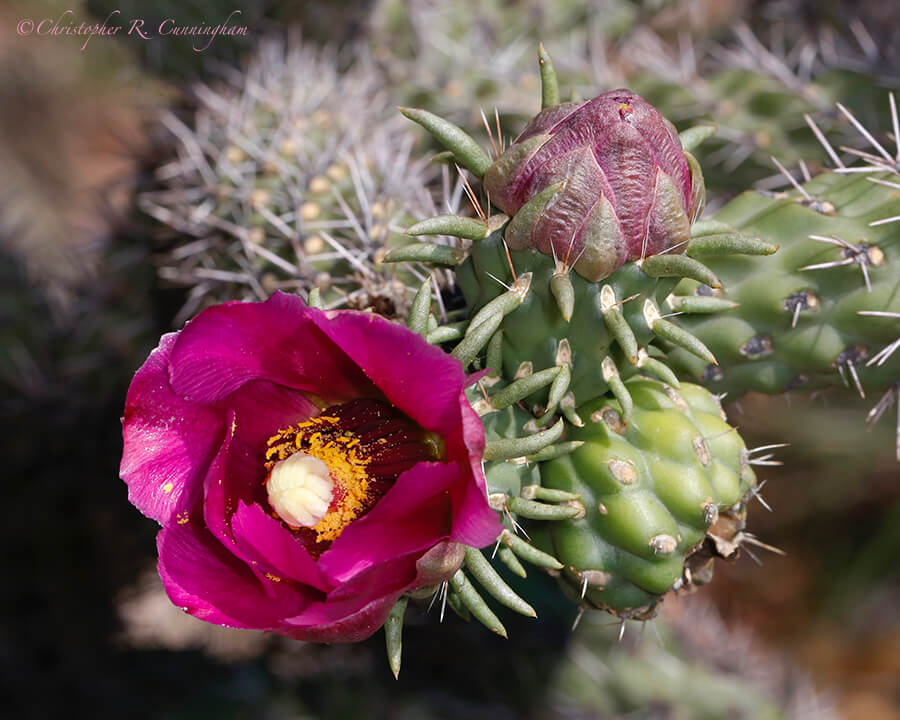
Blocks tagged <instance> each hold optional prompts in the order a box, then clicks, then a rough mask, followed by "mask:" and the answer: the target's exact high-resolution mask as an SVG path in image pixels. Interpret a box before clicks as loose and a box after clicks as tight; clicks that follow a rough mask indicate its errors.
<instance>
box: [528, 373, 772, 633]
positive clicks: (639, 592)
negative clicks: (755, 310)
mask: <svg viewBox="0 0 900 720" xmlns="http://www.w3.org/2000/svg"><path fill="white" fill-rule="evenodd" d="M627 385H628V388H629V393H630V396H631V397H632V398H633V400H634V407H633V409H632V421H631V422H630V423H627V424H625V423H624V413H623V408H622V406H621V404H620V403H619V402H618V401H617V400H615V399H609V398H600V399H597V400H594V401H592V402H590V403H588V404H587V405H586V406H585V407H584V408H583V409H582V412H583V414H584V415H586V416H589V417H590V419H591V421H590V422H589V423H587V424H586V425H585V427H584V428H578V429H572V430H571V431H570V435H571V436H572V437H573V438H574V439H577V440H581V441H583V442H584V445H582V446H581V447H580V448H578V449H577V450H575V451H574V452H572V453H570V454H568V455H566V456H564V457H561V458H558V459H556V460H552V461H549V462H547V463H545V464H544V465H543V466H542V469H541V482H542V486H543V487H546V488H549V489H555V490H561V491H564V492H568V493H572V494H578V495H580V497H581V503H582V505H583V507H584V508H585V515H584V516H583V517H580V518H576V519H572V520H566V521H559V522H554V523H551V524H549V535H550V542H551V545H550V547H547V548H544V549H547V550H550V549H552V552H553V554H554V555H555V556H556V557H557V558H558V559H559V560H560V561H561V562H562V563H564V564H565V567H566V570H565V572H564V573H562V575H560V578H559V579H560V582H561V584H562V586H563V588H564V590H566V592H567V594H568V595H569V596H570V597H571V598H572V599H573V600H574V601H575V602H577V603H579V604H581V603H586V604H587V605H588V606H591V607H597V608H601V609H606V610H609V611H611V612H613V613H615V614H617V615H619V616H620V617H623V618H637V619H644V618H647V617H651V616H652V615H653V614H654V612H655V610H656V607H657V606H658V603H659V601H660V600H661V598H662V596H663V595H665V594H666V593H667V592H669V591H670V590H672V589H678V588H681V587H685V586H687V585H690V584H692V583H696V582H697V580H698V579H697V578H693V577H692V568H698V567H700V566H701V565H702V564H704V563H706V562H707V561H708V560H709V557H711V556H710V547H711V546H713V545H715V543H714V541H712V540H710V542H709V543H707V542H706V540H707V536H708V535H709V534H712V535H716V536H719V534H723V535H724V534H728V533H729V532H730V537H729V540H731V541H733V542H737V543H739V542H740V539H741V538H740V536H739V532H740V528H741V527H742V523H743V513H744V509H743V505H744V503H745V501H746V498H747V497H748V494H749V493H751V491H752V489H753V488H754V487H755V484H756V480H755V476H754V475H753V472H752V470H751V469H750V466H749V463H748V460H747V458H748V455H747V451H746V449H745V447H744V443H743V441H742V440H741V439H740V436H739V435H738V434H737V433H736V432H735V431H734V428H732V427H731V426H729V425H728V424H727V423H726V422H725V421H724V420H723V419H722V413H721V406H720V405H719V402H718V399H717V398H716V397H715V396H713V395H711V394H710V393H709V392H708V391H706V390H704V389H702V388H700V387H698V386H695V385H687V384H682V387H681V389H680V390H675V389H674V388H671V387H669V386H667V385H664V384H663V383H660V382H657V381H655V380H649V379H643V378H631V379H630V380H629V381H628V383H627ZM725 516H728V518H729V519H730V520H729V522H732V521H733V522H734V523H736V524H737V526H739V527H737V526H736V529H735V528H732V530H731V531H729V530H728V527H727V526H728V523H726V522H724V521H723V523H722V525H721V527H720V526H716V525H715V523H718V522H719V520H720V518H722V517H725Z"/></svg>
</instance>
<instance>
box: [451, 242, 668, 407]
mask: <svg viewBox="0 0 900 720" xmlns="http://www.w3.org/2000/svg"><path fill="white" fill-rule="evenodd" d="M502 234H503V230H502V229H501V230H498V231H496V232H494V233H493V234H492V235H490V236H489V237H488V238H486V239H484V240H481V241H479V242H477V243H475V244H474V245H473V247H472V249H471V252H470V254H469V256H468V258H467V259H466V261H465V262H464V263H463V264H462V265H460V266H459V268H458V269H457V274H456V281H457V283H458V285H459V286H460V288H461V289H462V291H463V294H464V295H465V298H466V304H467V306H468V307H470V308H473V312H474V311H477V310H478V309H480V308H482V307H484V305H486V304H487V303H488V302H489V301H490V300H492V299H494V298H495V297H497V296H498V295H500V294H501V293H503V292H504V291H505V288H504V286H503V285H501V284H500V282H498V281H497V280H495V279H494V278H498V279H499V280H502V281H503V282H506V283H510V284H511V282H512V278H511V277H510V272H511V271H510V261H511V262H512V266H513V267H514V268H515V271H516V273H517V274H518V275H522V274H524V273H527V272H530V273H532V278H531V285H530V290H529V292H528V294H527V296H526V297H525V299H524V300H523V301H522V304H521V305H519V307H517V308H516V309H515V310H513V311H512V312H510V313H509V314H508V315H506V316H505V317H504V318H503V324H502V326H501V327H502V329H503V367H502V368H497V370H500V371H501V372H502V375H503V377H507V378H513V377H516V375H517V373H519V371H520V368H521V366H522V363H531V367H532V368H533V369H534V370H541V369H543V368H548V367H553V366H555V365H560V364H562V363H561V361H560V359H559V358H558V353H559V350H560V341H561V340H563V339H568V341H569V346H570V348H571V366H572V380H571V384H570V390H571V391H572V393H573V394H574V397H575V400H576V401H577V403H578V404H582V403H584V402H587V401H588V400H591V399H593V398H595V397H598V396H600V395H602V394H604V393H605V392H606V391H607V390H608V389H609V386H608V383H607V381H606V380H605V379H604V376H603V370H602V367H601V363H602V362H603V359H604V358H605V357H607V356H608V355H610V353H612V352H613V346H614V348H615V353H614V359H616V360H617V362H616V365H617V367H618V370H619V372H620V373H621V374H622V375H623V376H627V375H628V374H630V373H633V372H634V369H633V367H632V366H631V364H630V363H629V362H628V361H627V360H625V361H622V360H623V359H622V357H621V351H620V349H619V347H618V345H617V344H616V343H615V340H614V338H613V336H612V335H611V334H610V332H609V329H608V328H607V325H606V320H605V319H604V315H603V312H602V308H601V301H600V294H601V288H602V287H603V286H604V285H609V286H610V287H611V288H612V289H613V291H614V293H615V297H616V301H617V302H621V301H622V300H625V299H626V298H629V297H632V296H634V295H639V296H640V298H639V299H638V298H636V299H635V300H634V301H632V302H626V303H623V304H622V306H621V308H622V311H623V313H624V315H625V319H626V321H627V323H628V325H629V326H630V327H631V328H632V330H633V331H634V333H635V338H636V340H637V343H638V345H640V346H644V345H646V343H647V342H648V341H649V340H650V338H651V337H652V336H653V332H652V331H651V330H650V328H649V327H648V326H647V324H646V322H645V320H644V318H643V315H642V307H643V302H644V299H645V298H647V297H649V298H651V299H653V300H654V301H655V302H656V303H657V304H659V303H660V302H662V300H663V299H664V298H665V297H666V296H667V295H668V294H669V293H670V292H671V290H672V288H673V287H674V285H675V281H674V280H671V279H667V278H662V279H657V278H651V277H648V276H647V275H646V274H645V273H644V272H643V271H642V270H641V269H640V267H639V266H638V265H637V264H636V263H633V262H629V263H626V264H625V265H624V266H623V267H621V268H620V269H619V270H617V271H616V272H614V273H613V274H612V275H610V276H609V277H607V278H606V279H605V280H603V281H601V282H598V283H592V282H589V281H587V280H585V279H584V278H582V277H581V276H580V275H578V274H577V273H569V279H570V280H571V283H572V288H573V290H574V305H573V312H572V316H571V320H570V321H568V322H567V321H566V320H565V318H564V317H563V315H562V312H561V310H560V307H559V304H558V302H557V300H556V298H555V297H554V295H553V292H552V290H551V280H552V279H553V276H554V274H555V273H556V266H555V263H554V261H553V258H552V257H550V256H549V255H544V254H543V253H540V252H537V251H536V250H513V251H510V252H509V259H507V254H506V249H505V248H504V245H503V241H502ZM491 276H493V277H491ZM544 395H546V393H544ZM535 397H536V398H537V397H538V396H537V395H536V396H535ZM536 401H539V400H536Z"/></svg>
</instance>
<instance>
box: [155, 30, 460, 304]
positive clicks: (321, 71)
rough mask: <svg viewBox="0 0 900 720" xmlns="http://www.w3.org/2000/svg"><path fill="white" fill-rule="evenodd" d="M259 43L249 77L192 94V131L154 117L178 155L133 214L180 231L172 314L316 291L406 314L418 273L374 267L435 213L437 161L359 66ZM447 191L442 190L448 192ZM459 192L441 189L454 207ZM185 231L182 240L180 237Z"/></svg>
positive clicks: (328, 299)
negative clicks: (182, 293) (183, 289)
mask: <svg viewBox="0 0 900 720" xmlns="http://www.w3.org/2000/svg"><path fill="white" fill-rule="evenodd" d="M338 62H339V58H338V57H337V56H335V55H334V54H332V53H329V52H325V51H319V50H314V49H311V48H309V47H304V46H301V45H295V46H293V47H285V46H283V45H282V44H280V43H277V42H274V41H269V42H266V43H263V45H262V46H261V47H260V49H259V51H258V53H257V55H256V56H255V58H254V59H253V60H252V61H251V62H250V64H249V66H248V67H247V69H246V71H244V72H235V73H234V74H233V75H231V76H229V77H228V78H227V81H226V82H224V83H222V84H220V85H219V86H215V87H212V86H200V87H198V88H196V91H195V93H196V97H197V101H198V108H197V111H196V115H195V117H194V118H193V122H192V124H191V126H188V125H186V124H184V123H183V122H182V121H181V120H179V119H178V118H177V117H176V116H175V115H173V114H168V115H166V116H165V118H164V122H165V124H166V125H167V127H168V128H169V129H170V130H171V132H172V133H173V134H174V136H175V137H176V139H177V158H176V159H174V160H172V161H170V162H168V163H167V164H165V165H164V166H162V167H160V168H159V170H158V171H157V177H158V178H159V180H160V183H161V185H162V188H161V189H159V190H157V191H154V192H151V193H147V194H145V195H144V196H143V197H142V198H141V201H140V204H141V207H142V208H143V209H144V210H145V211H146V212H148V213H150V214H151V215H153V216H154V217H155V218H156V219H158V220H159V221H161V222H162V223H163V224H164V225H166V226H167V227H168V228H171V229H172V230H175V231H177V232H178V233H180V236H179V240H178V241H177V244H176V245H175V246H174V247H172V248H171V249H170V250H169V251H168V252H167V253H166V255H165V257H164V259H163V262H162V266H161V268H160V275H161V277H163V278H164V279H165V280H167V281H170V282H173V283H176V284H179V285H184V286H188V287H191V292H190V296H189V300H188V303H187V304H186V305H185V307H184V308H183V310H182V312H181V314H180V316H179V319H184V318H186V317H189V316H190V315H192V314H193V313H194V312H196V310H197V309H198V308H200V307H203V306H205V305H209V304H213V303H215V302H220V301H222V300H231V299H248V300H249V299H263V298H266V297H268V296H269V295H270V294H271V293H272V292H274V291H275V290H279V289H283V290H289V291H300V292H302V293H304V294H305V293H308V292H309V291H310V290H312V289H313V288H319V290H320V292H321V294H322V297H323V299H324V302H325V305H326V306H327V307H339V306H349V307H357V308H367V307H375V308H376V309H378V310H379V311H380V312H382V313H383V314H386V315H389V316H396V317H405V316H406V313H407V310H408V306H409V302H410V299H411V296H412V294H413V293H411V292H409V290H408V287H409V285H410V284H414V285H415V287H418V285H419V284H420V283H421V279H422V278H424V274H422V273H419V272H417V271H416V270H415V268H411V267H409V266H406V267H404V268H403V270H402V271H398V270H397V269H396V267H390V268H385V267H384V266H382V265H381V259H382V258H383V255H384V253H385V252H386V250H387V249H389V248H391V247H393V246H395V245H397V244H403V243H406V242H409V240H408V238H405V237H404V236H403V235H402V233H401V230H402V228H403V227H405V226H407V225H408V224H409V223H410V222H412V221H413V220H415V219H417V218H420V217H423V216H425V215H428V214H431V213H433V212H434V209H435V207H434V202H433V199H432V195H431V193H430V190H429V189H428V187H429V185H430V184H433V182H434V181H435V180H436V179H437V178H438V177H439V175H438V173H439V171H438V170H437V169H436V167H435V166H430V165H428V163H427V161H426V160H424V159H418V158H417V157H416V156H415V155H414V153H413V145H414V142H415V136H414V134H413V133H411V131H410V129H409V128H408V127H406V126H405V125H404V124H403V123H402V121H401V119H400V118H397V117H396V113H395V111H394V110H393V108H392V106H391V105H390V103H389V101H388V97H387V95H386V94H385V92H384V90H383V86H382V79H381V77H380V76H379V75H378V74H377V72H375V71H374V70H372V69H371V67H370V65H369V63H367V61H366V60H365V59H359V60H357V62H356V63H355V64H354V65H353V66H352V67H350V68H349V69H348V70H346V71H345V72H339V70H338V68H337V65H338ZM445 188H449V185H447V184H445ZM460 195H461V189H456V190H450V189H447V190H445V197H444V202H445V203H447V204H449V205H450V206H451V207H452V206H454V205H455V204H456V203H457V202H458V200H459V197H460ZM184 236H188V237H189V238H190V239H189V240H184V239H183V238H184Z"/></svg>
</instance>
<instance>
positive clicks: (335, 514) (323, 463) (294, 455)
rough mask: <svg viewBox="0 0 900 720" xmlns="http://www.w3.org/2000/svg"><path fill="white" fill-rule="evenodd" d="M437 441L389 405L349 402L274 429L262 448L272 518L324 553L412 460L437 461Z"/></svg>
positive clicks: (438, 446)
mask: <svg viewBox="0 0 900 720" xmlns="http://www.w3.org/2000/svg"><path fill="white" fill-rule="evenodd" d="M442 455H443V448H442V447H441V446H440V440H439V439H437V438H435V436H434V435H433V434H432V433H429V432H426V431H425V430H423V429H422V428H421V427H420V426H419V425H418V424H417V423H415V422H414V421H412V420H411V419H410V418H408V417H407V416H406V415H404V414H403V413H402V412H400V411H399V410H398V409H397V408H395V407H394V406H392V405H390V404H388V403H386V402H382V401H379V400H353V401H351V402H348V403H342V404H340V405H332V406H331V407H329V408H326V409H325V410H324V411H323V412H322V414H321V415H318V416H316V417H312V418H309V419H308V420H305V421H303V422H301V423H298V424H297V425H292V426H290V427H287V428H283V429H281V430H279V431H278V432H277V433H276V434H275V435H273V436H272V437H270V438H269V440H268V448H267V450H266V465H265V466H266V470H268V475H267V476H266V481H265V483H266V492H267V493H268V501H269V505H270V506H271V507H272V510H273V511H274V514H275V516H276V517H278V518H279V519H280V520H282V521H283V522H284V523H286V524H287V526H288V527H290V528H291V529H292V530H294V531H296V532H298V533H300V534H301V535H303V536H304V537H305V538H306V539H307V540H309V541H311V544H313V545H314V546H315V547H311V548H310V549H311V550H316V551H318V552H322V551H324V550H325V549H326V548H325V547H322V546H321V545H320V544H321V543H331V542H332V541H334V540H336V539H337V538H338V537H339V536H340V534H341V533H342V532H343V530H344V528H345V527H347V525H349V524H350V523H351V522H352V521H353V520H356V519H357V518H359V517H361V516H362V515H364V514H365V513H367V512H368V511H369V510H371V509H372V508H373V507H374V506H375V504H376V503H377V502H378V500H380V499H381V497H382V496H383V495H384V494H385V493H386V492H387V491H388V489H390V486H391V485H392V484H393V482H394V480H396V479H397V477H398V476H399V475H400V474H401V473H402V472H404V471H406V470H409V468H411V467H412V466H413V465H415V464H416V463H418V462H422V461H428V460H440V459H441V457H442Z"/></svg>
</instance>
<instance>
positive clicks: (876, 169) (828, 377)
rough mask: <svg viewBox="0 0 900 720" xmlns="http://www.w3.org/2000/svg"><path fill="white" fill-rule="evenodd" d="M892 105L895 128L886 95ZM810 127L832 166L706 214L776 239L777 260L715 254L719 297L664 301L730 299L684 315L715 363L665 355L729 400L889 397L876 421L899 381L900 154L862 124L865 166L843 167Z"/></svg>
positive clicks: (701, 290) (696, 291)
mask: <svg viewBox="0 0 900 720" xmlns="http://www.w3.org/2000/svg"><path fill="white" fill-rule="evenodd" d="M891 110H892V124H893V126H894V128H895V132H896V127H897V112H896V105H895V102H894V99H893V96H891ZM845 112H846V113H847V115H848V117H852V115H850V113H849V111H845ZM854 119H855V118H854ZM859 128H861V132H862V131H863V130H864V128H863V126H862V125H861V124H860V125H859ZM818 134H819V136H820V137H821V138H822V140H823V142H824V143H825V145H826V149H827V150H828V152H829V155H830V156H831V160H832V162H833V163H834V164H835V166H836V167H835V168H834V170H833V171H831V172H826V173H822V174H820V175H818V176H816V177H814V178H812V179H809V180H808V181H807V182H805V183H803V184H802V185H800V183H799V182H797V181H796V180H793V179H792V182H793V183H794V185H795V188H794V189H793V190H791V191H790V192H787V193H777V194H775V195H774V196H773V195H772V194H760V193H753V192H748V193H744V194H743V195H741V196H740V197H738V198H736V199H735V200H733V201H732V202H730V203H729V204H728V205H726V206H725V207H724V208H722V209H721V210H720V211H719V212H718V213H716V215H715V216H714V218H713V221H712V222H723V223H728V224H729V225H731V226H734V227H738V228H740V230H741V231H742V232H745V233H749V234H753V235H756V236H759V237H761V238H762V239H764V240H766V241H768V242H772V243H777V244H779V245H781V250H780V251H779V252H778V253H777V255H776V256H775V257H774V258H772V259H768V260H766V261H765V262H758V261H755V260H754V259H752V258H741V259H740V260H735V259H734V258H720V259H715V260H713V261H711V263H710V264H711V266H712V267H713V269H714V270H715V272H716V273H717V275H718V276H719V277H721V278H722V279H723V283H724V286H725V290H724V292H723V291H719V290H712V289H711V288H709V287H708V286H705V285H702V284H700V283H696V282H690V281H684V282H682V283H681V284H680V285H679V286H678V288H676V292H675V293H674V294H673V296H672V298H671V303H672V305H673V307H675V306H678V305H679V303H682V302H692V301H693V300H691V299H690V298H697V297H711V296H712V297H715V296H721V297H723V298H727V299H729V300H733V301H734V302H736V303H738V306H737V307H736V308H735V309H733V310H730V311H728V312H726V313H723V314H721V315H719V316H717V317H714V318H713V317H706V318H701V317H695V318H685V319H684V325H685V326H686V327H689V328H690V329H691V331H692V332H694V333H695V334H696V335H697V336H698V337H700V338H702V339H703V341H704V342H705V343H707V344H708V345H709V347H710V348H711V349H712V350H713V352H714V353H715V354H716V357H717V358H718V360H719V365H716V366H712V365H709V364H705V363H703V362H702V361H700V362H695V361H694V359H693V358H691V357H690V356H688V355H686V354H684V353H683V352H681V351H680V350H673V351H672V352H671V353H670V360H671V362H672V363H673V364H675V365H676V366H677V367H678V368H679V369H680V370H681V371H683V372H684V375H685V377H689V378H692V379H695V380H697V381H700V382H703V383H705V384H707V385H708V386H709V387H710V388H712V389H714V390H717V391H724V392H728V393H729V396H730V397H736V396H739V395H741V394H743V393H744V392H747V391H756V392H764V393H769V394H778V393H782V392H785V391H788V390H814V389H818V388H822V387H829V386H843V385H850V386H852V387H854V388H855V389H856V391H857V392H858V393H859V394H860V395H862V396H864V397H865V395H866V394H869V395H872V394H875V393H885V394H884V395H883V396H882V399H881V401H880V402H879V404H878V405H877V406H876V408H875V409H874V410H873V413H872V415H871V416H870V419H878V417H880V416H881V415H882V414H883V413H884V412H885V411H886V410H887V407H888V406H889V405H890V404H891V402H892V401H893V400H895V399H896V395H897V387H898V384H900V352H897V350H898V348H900V339H898V337H900V332H898V318H900V255H898V254H900V233H898V227H900V224H898V223H900V197H898V190H900V182H898V180H900V169H898V163H900V159H898V158H900V151H898V153H897V154H895V155H892V154H890V153H889V152H888V151H887V150H886V148H885V147H884V146H883V145H882V144H880V143H879V142H878V140H877V139H876V138H875V137H874V136H873V135H871V133H869V132H868V131H867V130H866V131H865V132H864V134H867V135H868V139H869V142H870V143H873V147H872V149H871V150H865V151H858V150H851V151H850V152H849V153H847V154H845V157H844V160H846V159H847V155H848V154H849V155H852V156H861V157H862V159H863V161H864V163H863V164H856V165H849V166H848V165H846V164H845V162H844V160H842V159H841V157H840V156H839V155H838V154H837V152H836V151H835V150H834V148H833V147H832V146H831V145H830V144H829V143H828V142H827V140H825V137H824V135H822V133H821V132H819V133H818ZM686 298H687V299H686Z"/></svg>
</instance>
